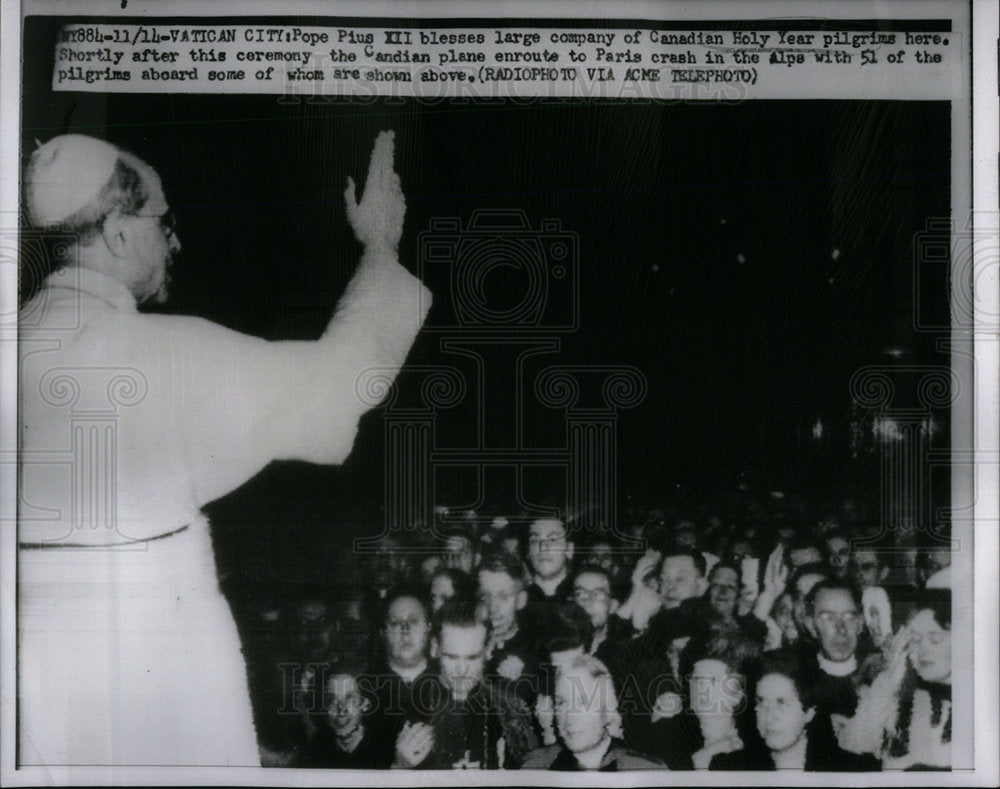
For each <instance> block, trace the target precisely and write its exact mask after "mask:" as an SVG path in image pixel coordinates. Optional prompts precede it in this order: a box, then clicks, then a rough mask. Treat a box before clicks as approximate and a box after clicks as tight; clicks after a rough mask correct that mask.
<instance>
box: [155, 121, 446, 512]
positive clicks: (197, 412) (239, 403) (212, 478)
mask: <svg viewBox="0 0 1000 789" xmlns="http://www.w3.org/2000/svg"><path fill="white" fill-rule="evenodd" d="M393 153H394V141H393V134H392V132H382V133H381V134H380V135H379V136H378V138H377V139H376V142H375V148H374V151H373V153H372V157H371V164H370V167H369V171H368V176H367V178H366V182H365V186H364V192H363V194H362V197H361V199H360V201H356V197H355V192H356V190H355V185H354V181H353V179H348V186H347V191H346V201H347V218H348V221H349V222H350V224H351V226H352V228H353V229H354V233H355V235H356V237H357V238H358V240H359V241H360V242H361V243H362V244H363V245H364V252H363V254H362V256H361V262H360V264H359V266H358V268H357V270H356V272H355V274H354V277H353V278H352V279H351V281H350V283H349V284H348V286H347V288H346V290H345V292H344V294H343V296H342V297H341V299H340V301H339V303H338V306H337V308H336V310H335V311H334V314H333V316H332V318H331V320H330V323H329V324H328V326H327V328H326V330H325V331H324V333H323V335H322V337H321V338H320V339H319V340H317V341H314V342H300V341H284V342H267V341H265V340H261V339H258V338H253V337H248V336H247V335H242V334H239V333H237V332H232V331H229V330H227V329H222V328H220V327H219V326H217V325H216V324H212V323H209V322H207V321H206V322H204V329H205V336H204V337H203V339H202V341H201V342H198V343H196V344H195V349H194V350H193V353H194V354H195V357H194V360H193V364H192V368H193V369H204V368H208V367H211V366H212V365H214V364H218V363H220V362H221V365H222V367H221V369H217V370H212V371H211V372H210V376H211V378H212V380H213V381H214V383H215V387H218V389H217V390H216V389H215V387H205V386H204V382H199V381H197V380H195V381H193V382H192V385H191V386H189V387H187V388H186V391H185V398H184V399H185V401H187V402H188V403H190V404H191V406H190V407H188V408H185V411H186V412H187V413H188V414H193V415H194V419H193V420H191V422H189V423H185V430H186V433H187V439H188V445H189V451H190V454H191V459H192V461H193V463H194V464H195V467H196V468H197V467H199V466H200V467H201V469H200V470H201V471H202V473H200V474H195V475H194V478H195V479H198V480H199V489H198V491H197V492H196V496H197V498H198V500H199V503H201V504H204V503H207V502H209V501H211V500H213V499H215V498H217V497H219V496H221V495H224V494H226V493H228V492H229V491H230V490H232V489H233V488H235V487H237V486H239V485H240V484H242V483H243V482H245V481H246V480H248V479H249V478H250V477H252V476H253V475H254V474H256V473H257V472H258V471H260V470H261V469H262V468H263V467H264V466H265V465H267V463H269V462H270V461H271V460H276V459H298V460H306V461H311V462H314V463H342V462H343V461H344V460H346V458H347V457H348V455H349V454H350V452H351V448H352V446H353V443H354V437H355V434H356V432H357V427H358V420H359V419H360V418H361V416H362V415H363V414H364V413H365V412H366V411H368V410H369V409H370V408H372V407H373V406H374V405H375V404H377V402H378V401H379V400H380V399H382V397H383V396H384V394H385V393H386V391H387V383H388V382H389V381H391V380H392V379H393V378H394V377H395V376H396V374H397V373H398V372H399V370H400V368H401V367H402V366H403V362H404V361H405V359H406V356H407V354H408V353H409V351H410V347H411V346H412V344H413V341H414V339H415V338H416V336H417V333H418V332H419V331H420V327H421V325H422V323H423V321H424V319H425V317H426V315H427V311H428V309H429V308H430V303H431V294H430V292H429V291H428V290H427V288H425V287H424V286H423V284H422V283H421V282H420V280H419V279H417V278H416V277H414V276H413V275H412V274H410V273H409V272H408V271H407V270H406V269H405V268H404V267H403V266H401V265H400V263H399V262H398V245H399V240H400V237H401V235H402V227H403V217H404V214H405V210H406V204H405V200H404V197H403V192H402V187H401V184H400V179H399V175H398V174H397V173H396V172H395V170H394V168H393ZM161 317H162V318H163V320H165V321H169V320H170V318H169V317H167V316H161ZM187 320H190V319H187ZM220 399H221V403H220ZM220 404H221V405H222V407H221V408H220V407H219V406H220Z"/></svg>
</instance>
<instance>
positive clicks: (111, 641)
mask: <svg viewBox="0 0 1000 789" xmlns="http://www.w3.org/2000/svg"><path fill="white" fill-rule="evenodd" d="M24 193H25V208H26V213H27V216H28V218H29V220H30V222H31V223H32V225H34V226H35V227H36V228H39V229H48V228H53V227H58V228H59V229H60V230H61V231H62V232H63V234H64V235H65V236H68V237H70V238H71V239H72V241H71V243H70V244H69V250H68V252H67V254H66V256H65V258H64V260H65V266H64V267H63V268H61V269H59V270H57V271H55V272H54V273H53V274H52V275H51V276H50V277H49V278H48V279H46V281H45V283H44V284H43V285H42V287H41V289H40V291H39V292H38V293H37V294H36V295H35V296H34V297H33V298H32V299H31V301H29V302H28V303H27V304H26V305H25V306H24V309H23V311H22V313H21V320H20V323H19V334H20V337H19V349H20V353H21V380H20V383H21V401H20V405H21V409H20V415H21V428H22V430H21V434H22V444H21V447H20V449H21V457H22V458H23V462H22V466H21V483H22V493H23V496H24V501H28V502H31V503H32V504H33V505H35V506H36V507H38V508H39V509H38V510H37V512H39V513H48V514H43V515H41V516H36V517H33V518H26V519H23V520H22V521H21V522H20V523H19V524H18V540H19V549H20V550H19V561H18V582H19V589H20V596H19V603H20V609H19V612H18V648H19V661H18V666H19V693H20V696H19V710H18V712H19V724H20V736H19V744H20V753H19V756H20V763H21V764H22V765H37V764H47V765H51V764H78V765H89V764H102V765H112V764H113V765H143V764H184V765H203V764H208V765H213V764H220V763H223V762H228V763H229V764H239V765H254V764H259V763H260V761H259V755H258V751H257V742H256V737H255V733H254V727H253V720H252V714H251V709H250V703H249V698H248V692H247V687H246V671H245V666H244V662H243V657H242V655H241V652H240V641H239V637H238V634H237V631H236V627H235V624H234V622H233V619H232V615H231V613H230V611H229V606H228V604H227V602H226V600H225V598H224V597H223V596H222V594H221V592H220V590H219V587H218V582H217V578H216V571H215V562H214V557H213V553H212V544H211V539H210V534H209V529H208V523H207V520H206V518H205V516H204V515H203V513H202V512H201V508H202V507H203V506H204V505H206V504H207V503H209V502H211V501H213V500H215V499H217V498H219V497H221V496H223V495H224V494H227V493H229V492H230V491H232V490H234V489H235V488H237V487H238V486H240V485H242V484H243V483H244V482H246V481H247V480H249V479H250V478H252V477H253V476H255V475H256V474H257V473H258V472H259V471H261V470H262V469H263V468H264V467H265V466H266V465H267V464H268V463H270V462H271V461H272V460H276V459H281V460H287V459H298V460H305V461H311V462H315V463H342V462H344V460H345V459H346V458H347V457H348V455H349V454H350V452H351V448H352V446H353V443H354V437H355V434H356V432H357V429H358V421H359V419H360V418H361V416H362V414H364V413H365V412H366V411H367V410H368V409H369V408H371V407H372V406H373V405H375V404H376V402H375V400H376V399H375V398H368V399H365V398H362V397H360V396H359V394H358V392H359V391H362V390H363V388H361V389H359V386H358V385H359V382H360V381H361V380H362V379H363V377H364V375H365V371H366V370H370V369H378V370H379V371H380V373H381V374H383V375H389V376H392V375H393V374H394V373H395V372H396V371H398V370H399V369H400V368H401V366H402V365H403V362H404V359H405V358H406V355H407V353H408V352H409V349H410V346H411V345H412V343H413V340H414V339H415V337H416V333H417V332H418V330H419V328H420V325H421V323H422V321H423V318H424V316H425V315H426V312H427V309H428V307H429V305H430V294H429V293H428V292H427V291H426V289H424V288H423V286H422V285H421V284H420V282H419V281H418V280H416V279H415V278H414V277H413V276H412V275H410V274H409V273H408V272H407V271H406V270H405V269H404V268H403V267H402V266H400V265H399V263H398V262H397V247H398V245H399V240H400V237H401V234H402V224H403V216H404V213H405V202H404V199H403V194H402V190H401V188H400V181H399V177H398V176H397V175H396V173H395V172H394V171H393V137H392V134H391V133H390V132H387V133H383V134H381V135H380V136H379V138H378V140H377V141H376V144H375V150H374V152H373V154H372V162H371V167H370V169H369V173H368V178H367V183H366V188H365V192H364V196H363V198H362V200H361V202H360V204H359V203H357V202H356V199H355V189H354V183H353V181H351V180H350V179H348V190H347V195H346V197H347V216H348V220H349V222H350V224H351V226H352V227H353V229H354V232H355V235H356V237H357V238H358V240H359V241H360V242H361V243H362V244H363V245H364V254H363V256H362V259H361V264H360V266H359V267H358V269H357V271H356V273H355V275H354V278H353V279H352V280H351V282H350V283H349V285H348V287H347V289H346V291H345V293H344V295H343V297H342V298H341V301H340V304H339V305H338V307H337V309H336V311H335V313H334V316H333V318H332V319H331V321H330V322H329V324H328V326H327V328H326V331H325V332H324V334H323V336H322V337H321V338H320V339H319V340H317V341H314V342H308V341H287V342H268V341H265V340H263V339H260V338H257V337H251V336H248V335H244V334H240V333H238V332H235V331H232V330H229V329H226V328H224V327H222V326H219V325H216V324H213V323H211V322H209V321H206V320H203V319H201V318H194V317H183V316H176V315H156V314H143V313H140V312H139V311H138V306H139V305H140V304H144V303H152V304H158V303H163V302H164V301H165V300H166V299H167V296H168V293H169V283H170V277H169V270H170V266H171V264H172V262H173V257H174V255H175V254H176V253H177V252H179V251H180V248H181V247H180V241H179V239H178V237H177V235H176V233H175V232H174V228H173V224H172V215H171V213H170V206H169V204H168V202H167V200H166V197H165V195H164V193H163V188H162V185H161V181H160V178H159V176H158V175H157V173H156V172H155V171H154V169H153V168H152V167H151V166H150V165H149V164H147V163H146V162H144V161H142V160H141V159H139V158H138V157H137V156H134V155H132V154H130V153H128V152H126V151H124V150H121V149H120V148H118V147H116V146H114V145H111V144H109V143H107V142H104V141H101V140H97V139H94V138H92V137H85V136H82V135H64V136H60V137H56V138H54V139H52V140H50V141H49V142H47V143H45V144H44V145H41V146H40V147H39V148H38V149H37V150H36V151H34V152H33V153H32V155H31V160H30V162H29V163H28V166H27V168H26V170H25V179H24ZM382 391H387V389H384V390H382ZM94 413H103V414H111V415H112V416H111V419H112V424H110V425H109V424H104V423H102V424H104V426H103V427H100V428H98V427H96V426H95V427H94V429H93V430H88V429H83V430H77V429H76V427H75V426H76V425H77V421H78V420H79V419H80V418H81V415H83V414H90V415H93V414H94ZM108 430H113V431H114V438H113V439H109V437H108V434H107V431H108ZM98 435H100V439H99V440H97V437H98ZM67 442H76V443H75V444H73V446H72V452H73V453H74V455H73V457H75V458H78V459H77V460H75V461H72V462H71V463H67V464H53V463H49V462H37V461H38V460H39V459H41V458H47V457H49V456H51V455H52V453H53V451H58V452H64V451H67V450H66V447H67ZM112 444H113V446H114V447H115V448H116V449H115V450H114V452H113V453H110V454H105V453H107V452H109V446H111V445H112ZM79 479H85V480H87V482H88V484H87V485H86V486H83V487H79V486H77V485H76V484H75V483H74V480H79ZM124 590H128V591H127V593H126V592H125V591H124ZM67 655H73V660H67ZM80 666H85V667H86V670H85V672H84V674H83V675H81V670H80ZM82 676H85V679H81V677H82ZM68 689H69V692H68ZM151 711H156V712H155V714H154V713H151Z"/></svg>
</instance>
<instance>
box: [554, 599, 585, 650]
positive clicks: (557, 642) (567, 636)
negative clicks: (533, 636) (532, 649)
mask: <svg viewBox="0 0 1000 789" xmlns="http://www.w3.org/2000/svg"><path fill="white" fill-rule="evenodd" d="M542 626H543V628H544V630H543V632H545V633H546V634H547V635H546V636H545V637H544V638H543V639H542V647H543V648H544V649H545V651H546V653H547V654H549V655H551V654H552V653H554V652H566V651H568V650H570V649H577V648H579V647H583V648H584V649H587V647H589V646H590V642H591V641H592V640H593V638H594V625H593V624H591V621H590V617H589V616H588V615H587V612H586V611H584V610H583V608H581V607H580V606H579V605H577V604H576V603H572V602H565V603H560V604H559V605H558V606H557V607H556V609H555V611H554V612H553V614H552V618H551V619H550V620H549V621H548V622H543V623H542Z"/></svg>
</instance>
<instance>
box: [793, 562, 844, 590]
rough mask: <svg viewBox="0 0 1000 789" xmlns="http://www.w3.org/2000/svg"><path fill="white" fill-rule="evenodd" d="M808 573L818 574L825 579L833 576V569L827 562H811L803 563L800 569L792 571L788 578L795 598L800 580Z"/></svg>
mask: <svg viewBox="0 0 1000 789" xmlns="http://www.w3.org/2000/svg"><path fill="white" fill-rule="evenodd" d="M807 575H818V576H820V577H822V578H823V579H826V578H830V577H832V576H833V570H831V569H830V565H828V564H826V563H825V562H809V564H803V565H802V566H801V567H800V568H799V569H797V570H796V571H795V572H794V573H792V575H791V577H790V578H789V579H788V587H787V588H788V591H789V592H790V593H791V595H792V597H793V598H794V597H795V596H796V595H797V594H798V592H797V591H796V590H797V589H798V588H799V581H801V580H802V579H803V578H805V577H806V576H807Z"/></svg>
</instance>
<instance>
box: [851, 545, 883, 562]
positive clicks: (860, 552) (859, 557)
mask: <svg viewBox="0 0 1000 789" xmlns="http://www.w3.org/2000/svg"><path fill="white" fill-rule="evenodd" d="M851 559H853V560H854V561H855V562H857V563H858V564H861V563H862V562H878V560H879V556H878V552H877V551H873V550H871V549H870V548H857V549H855V550H854V552H853V553H852V554H851Z"/></svg>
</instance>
